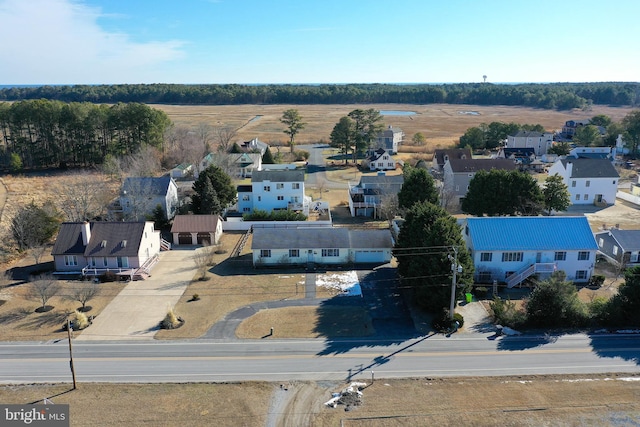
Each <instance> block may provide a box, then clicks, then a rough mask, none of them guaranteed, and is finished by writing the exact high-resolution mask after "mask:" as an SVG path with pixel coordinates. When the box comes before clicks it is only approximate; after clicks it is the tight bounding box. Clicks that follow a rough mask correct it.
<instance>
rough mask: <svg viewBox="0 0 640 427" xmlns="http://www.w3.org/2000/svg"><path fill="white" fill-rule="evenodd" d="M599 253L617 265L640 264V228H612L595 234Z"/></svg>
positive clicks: (633, 265)
mask: <svg viewBox="0 0 640 427" xmlns="http://www.w3.org/2000/svg"><path fill="white" fill-rule="evenodd" d="M595 238H596V242H597V243H598V254H599V255H602V256H604V257H605V258H606V259H607V261H609V262H611V263H612V264H614V265H617V266H624V267H635V266H637V265H640V230H620V229H618V228H612V229H610V230H606V231H603V232H600V233H596V234H595Z"/></svg>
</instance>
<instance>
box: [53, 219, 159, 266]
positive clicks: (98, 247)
mask: <svg viewBox="0 0 640 427" xmlns="http://www.w3.org/2000/svg"><path fill="white" fill-rule="evenodd" d="M161 244H166V242H164V241H162V239H161V238H160V231H157V230H155V229H154V226H153V222H152V221H146V222H102V221H99V222H91V223H89V222H84V223H82V222H64V223H62V224H61V225H60V231H59V232H58V237H57V238H56V243H55V244H54V245H53V249H52V251H51V254H52V255H53V260H54V264H55V270H56V273H57V274H82V275H85V276H99V275H101V274H104V273H105V272H107V271H110V272H113V273H116V274H119V275H123V276H128V277H129V278H140V277H141V278H144V277H146V276H147V275H149V274H150V271H151V268H152V267H153V265H154V264H155V263H156V262H157V259H158V253H159V252H160V249H161Z"/></svg>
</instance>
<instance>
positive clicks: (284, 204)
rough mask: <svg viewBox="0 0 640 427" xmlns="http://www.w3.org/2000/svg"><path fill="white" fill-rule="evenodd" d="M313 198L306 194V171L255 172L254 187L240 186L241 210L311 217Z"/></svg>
mask: <svg viewBox="0 0 640 427" xmlns="http://www.w3.org/2000/svg"><path fill="white" fill-rule="evenodd" d="M310 203H311V198H310V197H307V196H305V193H304V171H303V170H275V171H272V170H265V171H254V172H253V174H252V176H251V185H250V186H248V185H240V186H238V211H240V212H241V213H251V212H253V211H254V210H256V209H260V210H263V211H267V212H271V211H274V210H293V211H301V212H302V213H304V214H305V215H309V204H310Z"/></svg>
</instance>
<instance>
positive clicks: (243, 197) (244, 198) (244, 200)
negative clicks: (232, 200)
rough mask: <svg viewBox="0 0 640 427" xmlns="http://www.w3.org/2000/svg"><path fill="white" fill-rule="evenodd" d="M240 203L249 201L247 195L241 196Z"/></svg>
mask: <svg viewBox="0 0 640 427" xmlns="http://www.w3.org/2000/svg"><path fill="white" fill-rule="evenodd" d="M242 201H243V202H248V201H249V195H248V194H245V195H244V196H242Z"/></svg>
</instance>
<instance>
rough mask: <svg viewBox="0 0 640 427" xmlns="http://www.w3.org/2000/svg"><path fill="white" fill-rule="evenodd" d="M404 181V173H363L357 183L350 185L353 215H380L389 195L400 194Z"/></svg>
mask: <svg viewBox="0 0 640 427" xmlns="http://www.w3.org/2000/svg"><path fill="white" fill-rule="evenodd" d="M403 183H404V177H403V176H402V175H393V176H388V175H385V173H384V172H378V174H376V175H363V176H361V177H360V182H359V183H358V184H357V185H353V186H351V185H350V186H349V211H350V212H351V216H370V217H373V218H379V217H380V208H381V207H382V204H383V203H384V202H385V200H386V199H387V198H388V197H393V196H395V195H397V194H398V192H399V191H400V189H401V188H402V184H403Z"/></svg>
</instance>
